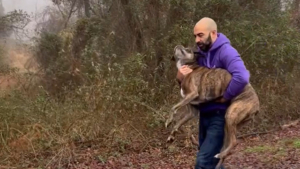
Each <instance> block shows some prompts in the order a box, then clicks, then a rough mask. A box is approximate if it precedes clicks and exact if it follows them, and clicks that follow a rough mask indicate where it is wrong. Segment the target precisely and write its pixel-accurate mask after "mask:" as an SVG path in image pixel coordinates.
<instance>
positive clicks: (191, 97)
mask: <svg viewBox="0 0 300 169" xmlns="http://www.w3.org/2000/svg"><path fill="white" fill-rule="evenodd" d="M198 96H199V94H198V92H197V91H193V92H191V93H189V94H187V95H186V96H185V98H184V99H182V100H181V101H180V102H179V103H177V104H176V105H175V106H173V108H172V110H173V111H176V110H177V109H179V108H181V107H182V106H185V105H187V104H189V103H190V102H191V101H193V100H194V99H196V98H197V97H198Z"/></svg>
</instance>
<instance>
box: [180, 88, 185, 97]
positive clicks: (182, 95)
mask: <svg viewBox="0 0 300 169" xmlns="http://www.w3.org/2000/svg"><path fill="white" fill-rule="evenodd" d="M180 95H181V97H182V98H184V97H185V95H184V93H183V90H182V88H181V89H180Z"/></svg>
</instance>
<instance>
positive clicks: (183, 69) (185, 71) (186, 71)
mask: <svg viewBox="0 0 300 169" xmlns="http://www.w3.org/2000/svg"><path fill="white" fill-rule="evenodd" d="M192 71H193V70H192V69H191V68H189V67H188V66H186V65H183V66H182V67H181V68H180V69H179V70H178V72H177V75H176V79H177V80H178V81H179V83H180V82H181V81H182V80H183V78H184V76H186V75H187V74H189V73H191V72H192Z"/></svg>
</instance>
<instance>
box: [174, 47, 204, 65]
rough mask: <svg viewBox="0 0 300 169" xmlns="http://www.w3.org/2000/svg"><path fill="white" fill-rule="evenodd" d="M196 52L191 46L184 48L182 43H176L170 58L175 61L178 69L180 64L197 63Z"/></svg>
mask: <svg viewBox="0 0 300 169" xmlns="http://www.w3.org/2000/svg"><path fill="white" fill-rule="evenodd" d="M198 53H199V52H196V51H194V50H193V49H191V48H185V47H184V46H182V45H177V46H175V48H174V55H173V57H172V60H173V61H175V62H176V66H177V68H178V69H179V68H180V67H181V66H182V65H193V64H196V63H197V60H198V56H199V55H198Z"/></svg>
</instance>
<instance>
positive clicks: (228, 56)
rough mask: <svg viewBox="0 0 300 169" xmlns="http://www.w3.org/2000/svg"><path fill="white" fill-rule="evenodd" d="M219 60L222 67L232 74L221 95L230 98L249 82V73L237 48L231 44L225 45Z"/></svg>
mask: <svg viewBox="0 0 300 169" xmlns="http://www.w3.org/2000/svg"><path fill="white" fill-rule="evenodd" d="M220 60H221V62H222V65H223V66H224V69H226V70H227V71H228V72H229V73H230V74H231V75H232V79H231V81H230V83H229V85H228V87H227V89H226V91H225V93H224V96H223V97H224V98H225V99H226V100H231V99H232V98H233V97H235V96H237V95H239V94H240V93H241V92H242V90H243V89H244V87H245V86H246V85H247V84H248V83H249V79H250V73H249V71H248V70H247V69H246V66H245V65H244V62H243V60H242V58H241V57H240V55H239V53H238V52H237V50H236V49H234V48H233V47H231V46H226V48H225V50H224V51H223V55H222V57H221V58H220Z"/></svg>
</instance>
